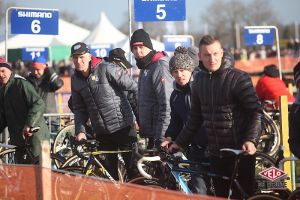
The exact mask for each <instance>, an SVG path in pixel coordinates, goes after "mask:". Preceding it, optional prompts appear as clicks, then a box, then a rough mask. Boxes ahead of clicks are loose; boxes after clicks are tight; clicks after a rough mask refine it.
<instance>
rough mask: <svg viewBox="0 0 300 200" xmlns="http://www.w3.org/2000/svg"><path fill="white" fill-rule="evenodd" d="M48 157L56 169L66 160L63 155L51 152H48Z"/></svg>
mask: <svg viewBox="0 0 300 200" xmlns="http://www.w3.org/2000/svg"><path fill="white" fill-rule="evenodd" d="M50 158H51V162H52V168H54V169H58V168H59V167H60V166H61V165H62V164H63V163H64V162H65V161H66V159H64V158H63V157H61V156H59V155H57V154H53V153H51V154H50Z"/></svg>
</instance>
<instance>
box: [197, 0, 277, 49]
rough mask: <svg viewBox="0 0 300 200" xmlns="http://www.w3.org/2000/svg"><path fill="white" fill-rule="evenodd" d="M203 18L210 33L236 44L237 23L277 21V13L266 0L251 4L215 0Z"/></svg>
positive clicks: (225, 41) (226, 41)
mask: <svg viewBox="0 0 300 200" xmlns="http://www.w3.org/2000/svg"><path fill="white" fill-rule="evenodd" d="M202 20H203V23H206V24H207V25H208V27H209V30H210V32H209V33H210V34H214V35H216V36H217V37H219V38H221V39H222V41H223V42H224V43H225V44H228V45H229V46H234V44H235V26H236V24H238V25H239V26H244V25H273V24H274V23H276V17H275V14H274V12H273V10H272V8H271V7H270V5H269V4H268V3H267V1H265V0H253V1H251V2H250V3H249V4H246V3H245V2H244V1H239V0H228V1H224V0H215V1H213V3H212V4H211V5H210V6H209V7H208V9H207V11H206V13H204V15H203V16H202ZM235 46H236V44H235Z"/></svg>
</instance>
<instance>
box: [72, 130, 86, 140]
mask: <svg viewBox="0 0 300 200" xmlns="http://www.w3.org/2000/svg"><path fill="white" fill-rule="evenodd" d="M75 139H76V140H77V141H80V140H86V135H85V133H83V132H81V133H78V134H77V135H76V138H75Z"/></svg>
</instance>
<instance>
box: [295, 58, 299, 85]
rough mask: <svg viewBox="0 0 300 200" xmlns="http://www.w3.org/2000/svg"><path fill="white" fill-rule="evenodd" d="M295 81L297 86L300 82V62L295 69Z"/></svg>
mask: <svg viewBox="0 0 300 200" xmlns="http://www.w3.org/2000/svg"><path fill="white" fill-rule="evenodd" d="M294 80H295V83H296V84H297V83H298V82H299V81H300V61H299V62H298V63H297V65H296V66H295V67H294Z"/></svg>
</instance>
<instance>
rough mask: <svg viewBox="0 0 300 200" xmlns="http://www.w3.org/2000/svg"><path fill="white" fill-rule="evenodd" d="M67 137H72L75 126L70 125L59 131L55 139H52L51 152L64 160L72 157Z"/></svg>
mask: <svg viewBox="0 0 300 200" xmlns="http://www.w3.org/2000/svg"><path fill="white" fill-rule="evenodd" d="M67 135H70V136H74V135H75V125H74V124H71V125H68V126H66V127H64V128H63V129H61V130H60V131H59V132H58V133H57V135H56V137H55V138H54V142H53V146H52V151H53V153H54V154H57V153H58V154H59V155H60V156H62V157H64V158H65V159H67V158H69V157H71V156H72V155H73V153H72V149H71V146H70V141H69V140H68V137H66V136H67Z"/></svg>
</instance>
